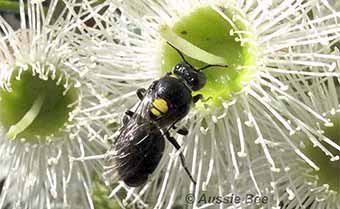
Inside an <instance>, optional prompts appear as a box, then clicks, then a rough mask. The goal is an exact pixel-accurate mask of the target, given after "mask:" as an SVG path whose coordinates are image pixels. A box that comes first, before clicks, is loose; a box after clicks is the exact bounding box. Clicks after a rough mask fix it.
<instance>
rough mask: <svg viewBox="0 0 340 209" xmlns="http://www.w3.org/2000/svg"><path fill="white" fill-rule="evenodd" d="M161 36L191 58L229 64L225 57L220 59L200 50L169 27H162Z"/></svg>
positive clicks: (209, 62)
mask: <svg viewBox="0 0 340 209" xmlns="http://www.w3.org/2000/svg"><path fill="white" fill-rule="evenodd" d="M160 34H161V36H162V37H163V38H164V39H165V40H166V41H168V42H169V43H170V44H172V45H174V46H175V47H176V48H177V49H179V50H180V51H182V52H183V53H184V54H186V55H188V56H189V57H192V58H194V59H197V60H200V61H202V62H204V63H207V64H225V65H226V64H228V63H227V61H226V60H225V59H224V58H223V57H219V56H216V55H213V54H211V53H209V52H207V51H204V50H203V49H201V48H198V47H197V46H195V45H193V44H192V43H190V42H188V41H187V40H185V39H183V38H181V37H180V36H178V35H177V34H176V33H174V32H173V31H172V30H171V28H170V27H169V26H167V25H162V26H161V28H160Z"/></svg>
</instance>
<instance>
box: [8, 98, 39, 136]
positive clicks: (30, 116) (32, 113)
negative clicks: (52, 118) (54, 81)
mask: <svg viewBox="0 0 340 209" xmlns="http://www.w3.org/2000/svg"><path fill="white" fill-rule="evenodd" d="M44 100H45V94H41V95H39V96H38V98H37V99H36V100H35V101H34V103H33V105H32V107H31V109H29V110H28V112H27V113H26V114H25V115H24V117H23V118H21V120H20V121H19V122H18V123H17V124H15V125H12V126H11V127H10V128H9V131H8V132H7V137H8V138H10V139H12V140H14V139H15V138H16V136H17V135H18V134H20V133H21V132H23V131H24V130H25V129H26V128H27V127H28V126H30V125H31V124H32V122H33V121H34V119H35V118H36V117H37V116H38V115H39V112H40V110H41V107H42V104H43V103H44Z"/></svg>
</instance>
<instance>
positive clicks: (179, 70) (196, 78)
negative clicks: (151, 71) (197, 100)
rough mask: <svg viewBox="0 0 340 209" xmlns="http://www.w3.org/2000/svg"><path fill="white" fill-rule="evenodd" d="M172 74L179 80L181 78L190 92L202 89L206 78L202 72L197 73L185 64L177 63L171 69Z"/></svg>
mask: <svg viewBox="0 0 340 209" xmlns="http://www.w3.org/2000/svg"><path fill="white" fill-rule="evenodd" d="M173 73H174V74H175V75H176V76H178V77H179V78H182V79H183V80H184V81H185V82H186V84H187V85H188V86H189V87H190V88H191V90H192V91H198V90H200V89H202V88H203V87H204V85H205V83H206V81H207V78H206V77H205V75H204V74H203V73H202V72H200V71H197V70H196V69H195V68H194V67H193V66H191V65H190V64H188V63H187V62H180V63H178V64H177V65H176V66H175V68H174V69H173Z"/></svg>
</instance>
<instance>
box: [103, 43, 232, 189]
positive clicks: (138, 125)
mask: <svg viewBox="0 0 340 209" xmlns="http://www.w3.org/2000/svg"><path fill="white" fill-rule="evenodd" d="M169 45H170V46H171V47H173V48H174V49H175V50H176V51H177V52H178V53H179V55H180V56H181V58H182V60H183V61H182V62H180V63H178V64H177V65H176V66H175V67H174V69H173V70H172V72H170V73H167V74H166V75H165V76H163V77H162V78H160V79H159V80H156V81H154V82H153V83H152V84H151V85H150V86H149V88H148V89H147V90H146V89H138V90H137V92H136V93H137V96H138V98H139V99H140V102H139V104H138V107H137V109H136V110H135V111H134V112H133V111H131V110H128V111H126V113H125V116H124V118H123V126H122V128H121V130H120V134H119V136H118V137H117V139H116V142H115V144H114V146H113V148H112V149H111V150H109V152H108V153H107V156H108V157H107V162H108V163H109V164H110V166H107V172H106V174H110V173H111V171H114V172H117V174H118V175H117V176H114V177H118V178H119V179H120V180H122V181H124V182H125V184H126V185H128V186H131V187H138V186H140V185H143V184H144V183H145V182H146V181H147V179H148V176H149V175H150V174H152V173H153V171H154V170H155V169H156V167H157V165H158V164H159V162H160V160H161V158H162V155H163V152H164V147H165V140H164V139H167V140H168V141H169V142H170V143H171V144H172V145H173V146H174V147H175V148H176V149H177V150H179V149H180V148H181V146H180V145H179V144H178V143H177V141H176V140H175V138H173V137H172V136H171V135H170V133H169V130H170V129H174V130H177V128H176V126H175V125H176V123H177V122H178V121H180V120H181V119H183V118H184V117H185V116H186V115H187V114H188V112H189V110H190V107H191V106H192V104H193V103H196V102H197V101H199V100H200V99H202V98H203V97H202V95H201V94H198V95H196V96H192V91H198V90H200V89H202V88H203V87H204V85H205V83H206V76H205V75H204V74H203V73H202V72H201V71H202V70H204V69H206V68H209V67H213V66H218V67H227V66H226V65H218V64H217V65H207V66H205V67H202V68H199V69H195V67H193V66H192V65H191V64H190V63H188V62H187V61H186V60H185V58H184V56H183V54H182V53H181V52H180V51H179V50H178V49H177V48H175V47H174V46H172V45H171V44H169ZM177 133H179V134H181V135H187V134H188V131H187V130H186V129H185V128H182V129H178V130H177ZM180 159H181V163H182V166H183V167H184V169H185V171H186V173H187V174H188V176H189V178H190V179H191V181H192V182H193V183H194V184H196V182H195V180H194V178H193V177H192V175H191V174H190V172H189V170H188V168H187V166H186V164H185V160H184V156H183V154H182V153H181V152H180Z"/></svg>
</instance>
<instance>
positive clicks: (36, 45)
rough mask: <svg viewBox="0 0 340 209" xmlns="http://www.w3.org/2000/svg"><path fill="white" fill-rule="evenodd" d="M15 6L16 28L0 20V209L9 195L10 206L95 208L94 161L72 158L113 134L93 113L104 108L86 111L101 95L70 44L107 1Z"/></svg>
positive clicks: (95, 148)
mask: <svg viewBox="0 0 340 209" xmlns="http://www.w3.org/2000/svg"><path fill="white" fill-rule="evenodd" d="M18 4H19V6H20V8H19V15H20V28H19V29H14V28H12V27H11V25H10V24H9V23H8V22H6V21H5V20H4V18H3V17H0V35H1V36H0V107H1V109H0V153H1V154H0V159H1V162H4V163H5V164H6V166H8V169H7V170H4V172H5V177H6V181H5V183H4V185H3V188H2V192H1V195H0V208H3V207H4V206H5V204H6V203H7V202H8V200H10V202H11V205H10V208H25V209H30V208H32V209H37V208H44V209H46V208H47V209H49V208H65V207H66V208H67V207H71V205H75V204H76V203H75V201H82V202H83V204H84V205H86V207H88V208H94V207H93V202H92V199H91V191H92V190H91V176H92V175H93V172H94V170H95V169H94V168H96V166H97V167H99V166H100V162H99V161H98V162H94V161H91V162H79V161H77V158H79V157H82V156H85V155H95V154H98V153H101V152H102V150H103V148H105V142H106V137H107V136H108V135H111V134H112V133H111V131H110V129H108V125H109V124H108V122H107V121H106V120H103V119H100V118H96V115H98V114H101V113H103V112H105V109H101V110H99V111H98V110H96V111H95V112H93V111H91V108H93V107H95V106H97V105H100V104H102V103H103V101H104V99H103V98H104V96H103V94H105V92H103V89H102V88H101V87H100V86H99V85H96V84H95V83H92V82H91V81H88V80H87V79H84V78H83V77H82V75H81V74H80V73H79V70H78V67H79V64H78V60H79V54H78V53H77V50H76V49H75V48H74V47H73V46H74V45H75V44H77V43H78V42H77V40H79V38H77V37H80V36H81V32H82V30H83V29H84V28H86V27H91V26H90V25H89V22H90V21H91V20H92V18H93V16H94V14H96V13H98V12H99V11H100V10H102V9H103V7H105V4H101V5H98V4H94V3H93V2H90V1H82V2H81V3H79V2H78V1H71V0H70V1H57V0H52V1H49V2H48V3H46V2H44V3H42V1H33V0H32V1H27V2H24V1H22V0H21V1H19V2H18ZM81 29H82V30H81ZM98 82H99V83H102V84H103V83H104V82H105V81H104V80H103V81H98ZM109 92H110V89H107V92H106V93H107V94H109ZM13 188H14V193H13V192H11V191H12V190H13ZM75 194H77V195H75ZM83 208H84V207H83Z"/></svg>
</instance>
